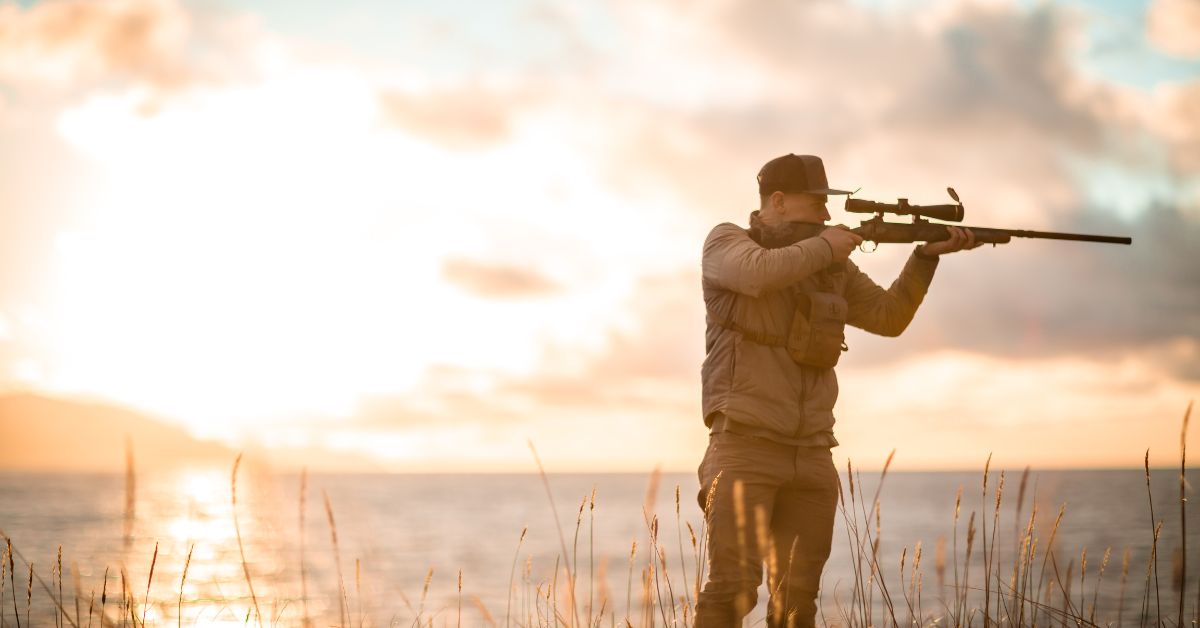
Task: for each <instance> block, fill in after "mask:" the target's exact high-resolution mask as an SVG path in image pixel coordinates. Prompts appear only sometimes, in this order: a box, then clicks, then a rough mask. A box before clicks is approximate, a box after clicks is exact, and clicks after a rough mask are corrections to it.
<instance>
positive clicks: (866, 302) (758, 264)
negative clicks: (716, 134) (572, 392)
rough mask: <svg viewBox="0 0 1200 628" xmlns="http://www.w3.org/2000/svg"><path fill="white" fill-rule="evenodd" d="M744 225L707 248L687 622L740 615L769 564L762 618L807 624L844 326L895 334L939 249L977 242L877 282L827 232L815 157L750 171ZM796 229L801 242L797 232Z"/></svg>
mask: <svg viewBox="0 0 1200 628" xmlns="http://www.w3.org/2000/svg"><path fill="white" fill-rule="evenodd" d="M758 191H759V200H760V204H759V210H758V211H755V212H753V213H752V214H751V215H750V228H749V229H748V230H747V229H742V228H740V227H738V226H736V225H733V224H730V223H724V224H720V225H717V226H716V227H715V228H714V229H713V230H712V232H711V233H709V235H708V238H707V239H706V240H705V242H704V252H703V261H702V267H703V280H702V287H703V290H704V303H705V306H706V308H707V324H708V328H707V332H706V335H705V345H706V351H707V357H706V358H705V361H704V366H703V368H702V369H701V379H702V380H703V404H702V405H703V411H704V422H705V424H706V425H707V426H708V427H709V429H710V430H711V433H710V436H709V445H708V450H707V451H706V452H705V454H704V460H703V462H702V463H701V465H700V469H699V476H700V487H701V489H700V495H699V500H700V505H701V508H703V509H704V510H705V519H706V522H707V524H708V535H709V536H708V539H709V540H708V547H709V551H708V562H709V573H708V582H706V583H705V585H704V589H703V591H702V592H701V593H700V598H699V601H698V605H697V609H696V626H697V628H715V627H721V628H728V627H729V626H736V625H739V624H740V623H741V620H742V618H743V617H744V616H745V615H746V614H748V613H749V612H750V610H752V609H753V608H754V605H755V603H756V602H757V592H756V590H757V588H758V586H759V584H760V583H761V582H762V576H763V563H764V561H765V562H766V563H767V567H768V580H767V582H768V590H769V591H770V593H771V600H770V601H769V604H768V607H767V623H768V625H769V626H772V627H774V626H801V627H804V626H813V625H814V623H815V615H816V610H817V608H816V600H817V589H818V586H819V584H820V579H821V570H822V569H823V568H824V566H825V561H826V559H828V558H829V551H830V546H831V543H832V540H833V523H834V514H835V508H836V506H837V500H838V475H837V471H836V469H835V468H834V465H833V459H832V455H831V452H830V448H832V447H834V446H836V445H837V444H838V443H837V440H836V439H834V437H833V423H834V417H833V405H834V401H835V400H836V398H837V379H836V376H835V375H834V371H833V364H834V363H836V362H837V358H838V356H839V355H840V353H841V351H843V350H844V349H845V344H844V342H843V339H844V336H843V335H842V329H843V326H844V325H845V324H849V325H853V326H855V327H859V328H861V329H864V330H866V331H869V332H872V333H876V334H881V335H885V336H897V335H899V334H900V333H901V332H902V331H904V329H905V327H907V326H908V323H909V321H911V320H912V317H913V314H915V313H916V310H917V306H919V305H920V303H921V299H922V298H923V297H924V296H925V292H926V290H927V289H928V287H929V283H930V281H931V280H932V279H933V273H934V269H936V268H937V264H938V259H939V256H940V255H944V254H946V253H953V252H955V251H959V250H963V249H971V248H975V247H976V246H977V244H976V242H975V238H974V235H973V234H972V233H971V232H970V230H968V229H960V228H957V227H950V233H951V238H950V239H949V240H946V241H942V242H932V243H926V244H923V245H920V246H918V247H916V249H915V250H914V251H913V253H912V255H911V256H910V257H909V259H908V262H907V263H906V264H905V266H904V269H903V270H902V271H901V272H900V277H899V278H897V279H896V281H895V283H893V284H892V286H891V288H889V289H887V290H884V289H883V288H881V287H879V286H878V285H876V284H875V282H873V281H871V279H870V278H869V277H867V276H866V275H865V274H864V273H862V272H861V271H860V270H859V269H858V268H857V267H856V266H855V265H854V263H853V262H851V261H849V258H850V253H851V251H853V250H854V248H855V247H856V246H857V245H858V244H859V243H861V242H862V238H861V237H859V236H858V235H856V234H855V233H853V232H851V231H850V230H849V229H847V228H846V227H844V226H841V225H837V226H830V227H826V226H825V221H827V220H829V219H830V216H829V211H828V209H826V206H825V204H826V201H827V196H828V195H830V194H849V192H846V191H843V190H835V189H830V188H829V184H828V182H827V180H826V177H825V168H824V165H823V164H822V162H821V159H820V158H818V157H814V156H812V155H791V154H789V155H785V156H783V157H779V158H777V159H773V160H771V161H769V162H767V164H766V165H765V166H763V168H762V170H761V171H760V172H759V174H758ZM805 230H807V231H808V234H807V235H808V236H811V237H803V235H800V236H799V237H800V239H797V237H798V234H800V233H801V232H803V231H805Z"/></svg>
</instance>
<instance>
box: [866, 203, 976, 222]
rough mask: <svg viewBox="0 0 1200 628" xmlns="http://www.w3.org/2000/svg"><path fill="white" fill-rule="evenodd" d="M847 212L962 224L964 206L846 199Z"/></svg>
mask: <svg viewBox="0 0 1200 628" xmlns="http://www.w3.org/2000/svg"><path fill="white" fill-rule="evenodd" d="M846 211H848V212H853V213H855V214H897V215H900V216H918V217H919V216H928V217H929V218H936V219H938V220H946V221H949V222H962V219H963V215H964V214H963V206H962V205H961V204H956V205H909V204H908V199H906V198H902V199H898V200H897V202H895V203H876V202H875V201H866V200H863V199H858V198H848V199H846Z"/></svg>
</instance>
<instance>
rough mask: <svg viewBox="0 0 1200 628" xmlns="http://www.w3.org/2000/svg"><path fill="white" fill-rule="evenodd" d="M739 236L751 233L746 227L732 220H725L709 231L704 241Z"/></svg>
mask: <svg viewBox="0 0 1200 628" xmlns="http://www.w3.org/2000/svg"><path fill="white" fill-rule="evenodd" d="M739 237H750V233H749V232H748V231H746V230H745V229H743V228H741V227H739V226H737V225H735V224H733V223H732V222H723V223H721V224H719V225H717V226H715V227H713V228H712V230H710V231H709V232H708V237H707V238H705V239H704V241H705V242H712V241H714V240H721V239H726V238H739Z"/></svg>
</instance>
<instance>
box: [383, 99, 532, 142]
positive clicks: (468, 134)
mask: <svg viewBox="0 0 1200 628" xmlns="http://www.w3.org/2000/svg"><path fill="white" fill-rule="evenodd" d="M379 98H380V103H381V109H382V113H383V115H384V117H385V119H386V120H387V121H388V122H389V123H390V124H393V125H395V126H396V127H399V128H401V129H404V130H405V131H408V132H409V133H412V134H414V135H416V136H418V137H423V138H427V139H430V140H433V141H435V142H437V143H439V144H444V145H447V146H451V147H455V148H470V147H475V146H480V145H485V146H486V145H491V144H495V143H497V142H501V141H503V140H506V139H508V137H509V135H510V134H511V132H512V128H511V127H512V121H511V116H512V115H513V113H514V111H513V110H514V103H513V102H511V95H508V94H504V93H501V92H496V91H489V90H485V89H482V88H464V89H460V90H443V91H438V92H434V93H429V94H425V93H422V94H410V93H404V92H400V91H395V90H389V91H384V92H382V93H381V94H380V96H379Z"/></svg>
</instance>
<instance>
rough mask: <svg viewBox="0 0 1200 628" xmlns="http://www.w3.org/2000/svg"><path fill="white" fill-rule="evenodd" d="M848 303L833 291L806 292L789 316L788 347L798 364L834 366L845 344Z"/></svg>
mask: <svg viewBox="0 0 1200 628" xmlns="http://www.w3.org/2000/svg"><path fill="white" fill-rule="evenodd" d="M849 309H850V308H849V305H848V304H847V302H846V299H845V298H844V297H842V295H840V294H837V293H836V292H819V291H813V292H805V293H802V298H800V299H799V303H798V305H797V306H796V311H795V313H794V314H793V315H792V325H791V328H790V329H789V331H788V339H787V350H788V355H790V356H791V357H792V360H794V361H795V362H796V363H797V364H803V365H806V366H815V367H819V368H833V367H834V366H836V365H837V363H838V360H839V359H840V358H841V357H842V352H843V351H846V350H847V349H848V348H849V347H847V346H846V315H847V313H848V312H849Z"/></svg>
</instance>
